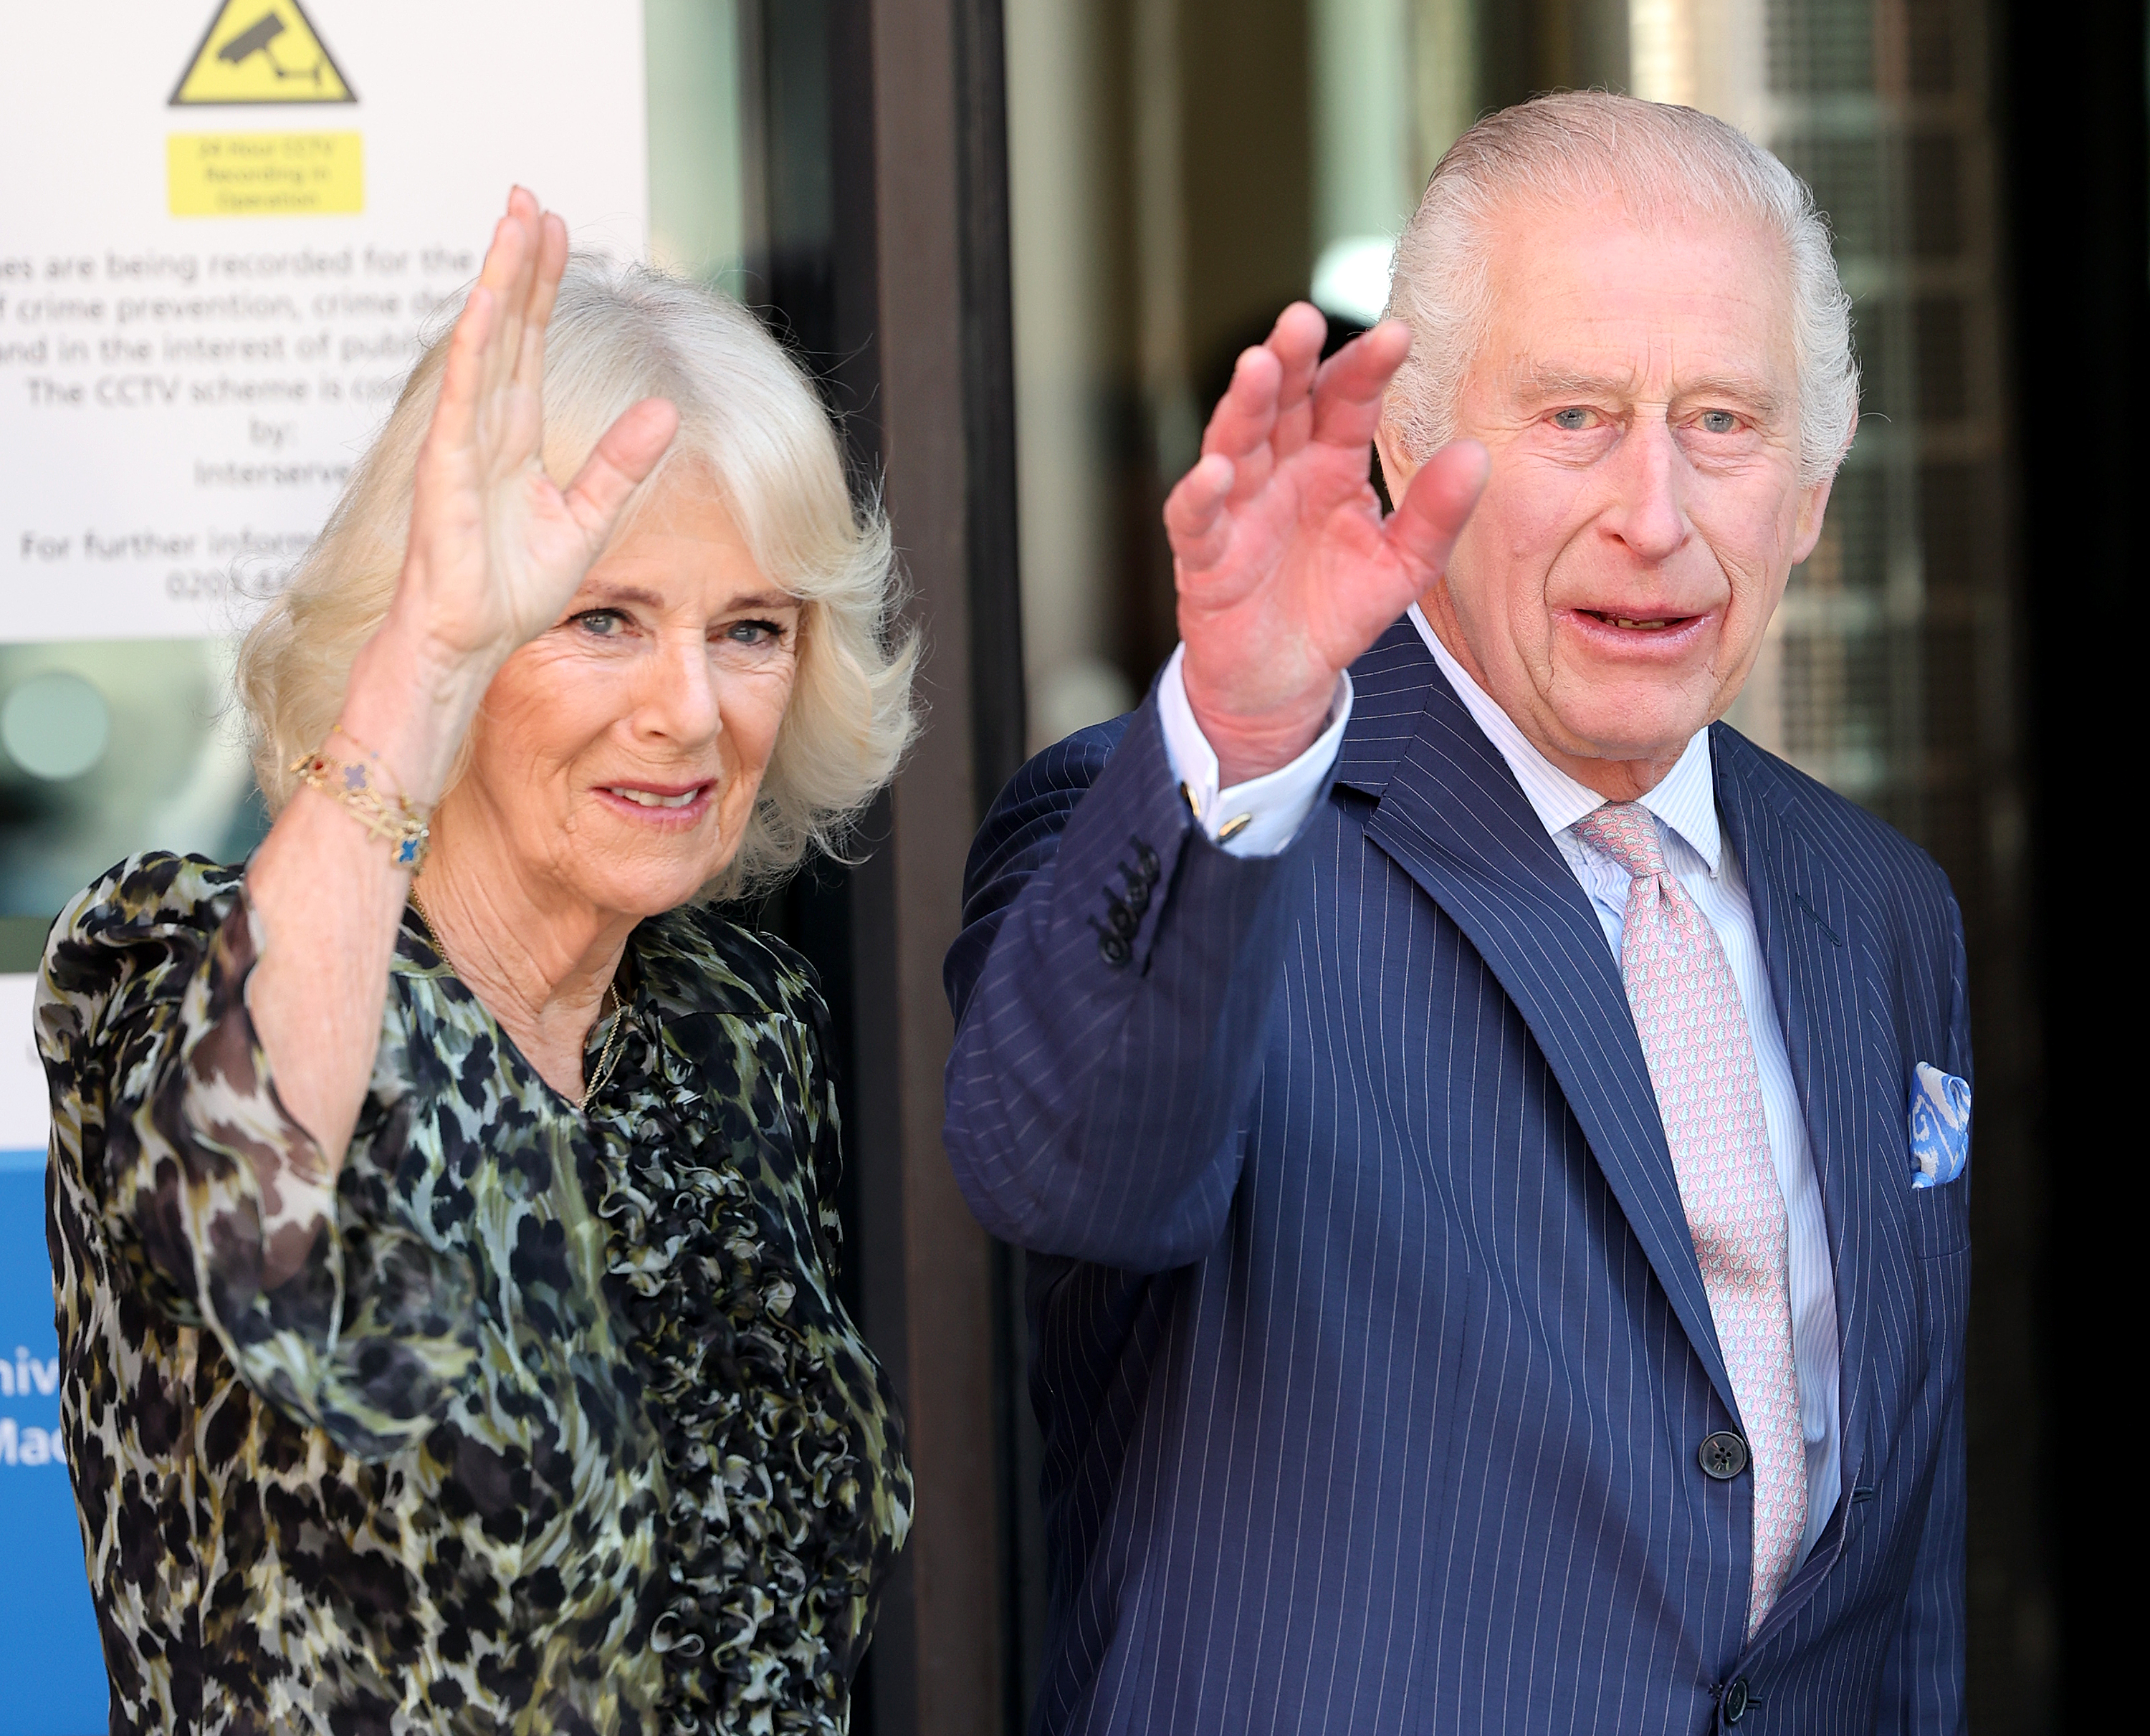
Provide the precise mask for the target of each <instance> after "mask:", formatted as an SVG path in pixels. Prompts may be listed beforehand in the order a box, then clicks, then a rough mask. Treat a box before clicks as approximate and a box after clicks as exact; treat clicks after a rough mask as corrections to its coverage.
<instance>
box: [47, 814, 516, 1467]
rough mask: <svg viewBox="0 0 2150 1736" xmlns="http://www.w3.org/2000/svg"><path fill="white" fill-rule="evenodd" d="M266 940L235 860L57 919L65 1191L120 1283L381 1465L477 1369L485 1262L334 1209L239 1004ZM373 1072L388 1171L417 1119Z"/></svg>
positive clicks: (82, 905)
mask: <svg viewBox="0 0 2150 1736" xmlns="http://www.w3.org/2000/svg"><path fill="white" fill-rule="evenodd" d="M264 943H265V936H264V933H263V931H262V928H261V923H260V918H259V916H258V915H257V913H255V909H254V907H253V904H252V903H251V901H250V899H249V898H248V897H247V895H246V890H245V880H244V876H243V873H242V872H241V871H240V870H239V869H236V868H219V867H216V866H215V865H214V864H212V863H207V862H204V861H202V860H200V859H199V858H181V857H176V856H170V855H166V854H162V853H159V854H153V855H149V856H143V857H138V858H132V859H130V860H129V861H128V862H125V863H122V864H120V866H119V868H115V869H114V870H113V871H112V872H111V873H109V874H107V875H105V876H104V877H103V878H102V879H100V880H99V881H98V882H97V883H95V884H94V885H93V886H91V887H90V888H88V890H87V891H85V892H83V893H81V894H80V895H79V896H78V898H76V899H75V900H74V902H73V903H72V904H71V905H70V906H69V907H68V909H67V910H66V911H65V912H64V913H63V914H62V916H61V918H60V919H59V921H58V923H57V924H56V925H55V926H54V928H53V936H52V938H51V940H50V941H49V942H48V945H47V948H46V952H45V960H44V966H43V974H42V977H41V980H40V982H39V984H38V999H37V1035H38V1049H39V1051H40V1054H41V1055H42V1058H43V1062H44V1065H45V1071H46V1075H47V1079H48V1083H49V1084H50V1088H51V1095H52V1106H53V1162H54V1164H55V1165H56V1166H57V1168H58V1175H57V1177H56V1185H58V1186H60V1187H62V1188H63V1189H67V1190H70V1191H72V1192H73V1193H74V1194H75V1195H76V1196H77V1197H78V1200H80V1201H81V1202H82V1206H83V1213H84V1215H85V1216H86V1217H88V1218H90V1219H92V1220H93V1222H94V1224H95V1225H96V1226H97V1230H98V1232H100V1233H101V1239H102V1240H103V1241H104V1242H105V1243H106V1244H107V1245H108V1247H109V1250H110V1251H111V1253H112V1255H114V1258H113V1260H111V1262H110V1263H109V1268H108V1281H113V1282H129V1281H131V1282H134V1283H136V1284H139V1286H141V1287H142V1289H143V1290H144V1292H145V1293H146V1295H147V1297H148V1299H149V1301H151V1302H152V1303H153V1304H154V1306H157V1307H159V1309H160V1310H162V1311H164V1313H166V1314H167V1315H169V1316H171V1317H173V1318H174V1319H175V1320H177V1321H179V1322H180V1323H181V1324H184V1325H188V1326H199V1327H202V1328H204V1329H205V1330H207V1331H211V1332H213V1333H214V1335H215V1336H216V1337H217V1339H218V1340H219V1341H220V1343H221V1344H222V1346H223V1347H224V1349H225V1352H226V1353H227V1354H228V1355H229V1356H230V1358H231V1361H232V1363H233V1366H235V1369H236V1370H237V1371H238V1373H239V1375H240V1379H241V1380H243V1381H245V1384H246V1385H247V1386H249V1387H250V1388H251V1389H252V1390H253V1391H255V1392H256V1393H258V1394H260V1396H262V1397H264V1398H265V1399H266V1400H268V1401H270V1403H271V1404H272V1405H274V1406H275V1407H276V1408H277V1409H279V1410H280V1411H284V1412H285V1414H287V1415H288V1416H291V1417H292V1418H293V1419H295V1421H297V1422H301V1423H304V1424H307V1425H309V1426H311V1427H319V1428H320V1429H323V1430H325V1431H326V1432H327V1433H328V1434H329V1436H330V1437H331V1438H332V1439H333V1440H334V1441H335V1442H336V1444H337V1445H338V1446H340V1447H343V1448H344V1449H345V1450H346V1451H347V1452H352V1453H355V1454H356V1455H358V1456H360V1457H366V1458H381V1457H387V1456H388V1455H389V1454H391V1453H392V1452H396V1450H398V1449H399V1448H400V1447H402V1446H404V1445H406V1444H407V1443H408V1442H410V1441H411V1440H412V1439H414V1438H416V1437H419V1436H421V1435H422V1434H424V1433H425V1432H426V1431H427V1430H428V1429H430V1428H431V1427H432V1423H433V1420H434V1418H435V1417H436V1416H437V1414H438V1413H439V1411H440V1410H441V1409H442V1407H443V1406H444V1405H445V1404H446V1402H447V1400H448V1398H449V1397H451V1396H452V1393H453V1392H454V1391H455V1390H456V1389H457V1387H458V1386H460V1385H462V1383H463V1382H464V1381H466V1380H467V1378H469V1377H471V1376H473V1375H474V1373H475V1371H476V1362H477V1337H478V1324H479V1321H478V1309H477V1284H476V1274H475V1272H474V1271H472V1268H471V1266H470V1265H469V1263H468V1262H467V1260H459V1259H457V1258H456V1257H455V1256H454V1255H450V1254H444V1253H443V1252H442V1251H440V1250H437V1249H435V1248H434V1247H433V1246H432V1245H430V1244H429V1243H427V1242H426V1240H424V1239H423V1238H421V1236H420V1235H418V1234H417V1233H416V1229H415V1226H413V1225H410V1224H407V1223H401V1222H396V1221H380V1222H374V1221H365V1220H359V1219H357V1218H356V1215H351V1220H350V1221H342V1220H341V1218H342V1217H344V1216H346V1215H348V1214H346V1212H345V1211H344V1210H341V1209H340V1201H339V1198H338V1189H337V1185H336V1182H335V1181H334V1180H326V1179H324V1175H323V1170H324V1165H323V1164H322V1161H321V1156H320V1151H319V1150H318V1149H317V1148H316V1147H315V1144H314V1142H313V1140H312V1139H311V1137H310V1135H308V1134H307V1133H306V1131H305V1129H304V1128H302V1127H300V1125H298V1124H297V1123H296V1122H295V1121H294V1120H292V1119H291V1117H290V1115H289V1114H287V1113H286V1112H285V1109H284V1106H283V1104H282V1103H281V1101H280V1099H278V1097H277V1094H276V1089H275V1082H274V1080H273V1079H271V1078H270V1069H269V1062H268V1057H267V1056H266V1054H264V1053H263V1051H262V1048H261V1044H260V1039H259V1038H258V1037H257V1035H256V1034H255V1029H254V1021H253V1018H252V1016H251V1014H250V1012H249V1010H248V1008H247V1002H246V989H247V984H248V981H249V979H250V977H251V975H252V974H253V970H254V966H255V962H256V960H257V959H259V958H260V955H261V953H262V949H263V947H264ZM379 1084H380V1081H379V1079H378V1076H377V1074H376V1089H375V1092H374V1094H372V1096H371V1097H370V1098H369V1099H368V1102H367V1104H366V1110H365V1112H364V1113H363V1114H362V1115H361V1123H360V1130H359V1136H358V1140H357V1141H355V1142H354V1152H356V1149H357V1145H358V1144H359V1142H361V1141H365V1140H368V1139H369V1137H370V1138H371V1141H372V1142H373V1145H374V1146H375V1148H376V1149H375V1150H374V1153H373V1155H374V1158H375V1160H376V1164H375V1167H377V1166H378V1163H379V1162H380V1161H387V1162H389V1163H391V1164H392V1163H393V1161H394V1155H393V1153H392V1152H390V1151H385V1150H381V1149H379V1148H380V1147H381V1145H383V1144H384V1143H385V1144H386V1145H395V1144H396V1143H397V1142H399V1141H400V1140H401V1138H402V1137H403V1136H404V1135H405V1134H406V1130H407V1117H406V1116H404V1115H400V1114H398V1113H397V1112H396V1109H395V1107H394V1105H392V1104H391V1105H386V1106H384V1105H383V1104H382V1103H381V1093H380V1090H379ZM350 1170H351V1164H350V1163H348V1162H347V1163H346V1176H345V1180H346V1181H348V1180H350V1179H351V1177H350V1174H349V1172H350Z"/></svg>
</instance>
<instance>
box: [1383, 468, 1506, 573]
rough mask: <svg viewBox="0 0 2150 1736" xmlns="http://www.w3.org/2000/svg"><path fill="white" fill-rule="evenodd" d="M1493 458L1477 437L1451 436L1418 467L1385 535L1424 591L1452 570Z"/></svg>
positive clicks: (1483, 489) (1387, 526)
mask: <svg viewBox="0 0 2150 1736" xmlns="http://www.w3.org/2000/svg"><path fill="white" fill-rule="evenodd" d="M1491 463H1492V460H1491V459H1490V458H1489V457H1488V456H1487V455H1486V449H1485V448H1484V447H1483V446H1481V445H1479V444H1478V442H1477V441H1476V440H1451V441H1450V442H1449V443H1448V444H1447V445H1445V446H1443V447H1442V448H1441V450H1439V451H1438V452H1436V453H1435V454H1434V455H1433V456H1432V457H1431V458H1429V459H1427V460H1426V462H1425V463H1424V464H1423V465H1421V466H1420V467H1419V472H1418V474H1417V475H1416V476H1414V477H1412V478H1411V486H1410V487H1409V488H1408V489H1406V491H1404V497H1403V501H1402V502H1401V505H1399V506H1397V508H1396V510H1395V511H1394V512H1393V513H1391V514H1390V516H1389V521H1388V523H1387V524H1386V525H1385V526H1382V531H1381V534H1382V535H1383V536H1385V537H1386V538H1387V540H1388V541H1389V544H1390V546H1391V547H1392V548H1394V549H1395V551H1396V552H1397V553H1398V554H1399V555H1400V556H1402V557H1403V561H1404V563H1405V565H1406V566H1408V567H1410V568H1411V569H1413V570H1414V571H1415V572H1416V576H1417V588H1418V589H1420V590H1421V591H1422V590H1424V589H1425V588H1426V586H1428V585H1430V584H1431V583H1432V582H1433V581H1434V580H1436V578H1438V577H1440V576H1441V574H1442V573H1444V572H1446V571H1447V570H1448V555H1449V551H1450V550H1451V549H1453V548H1454V547H1455V546H1456V537H1457V536H1458V535H1459V534H1461V531H1462V529H1463V526H1464V522H1465V521H1466V520H1467V519H1468V518H1469V517H1470V516H1471V508H1472V507H1474V506H1476V505H1477V504H1478V496H1480V495H1481V493H1483V492H1484V491H1485V487H1486V473H1487V471H1488V470H1490V469H1491Z"/></svg>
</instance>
